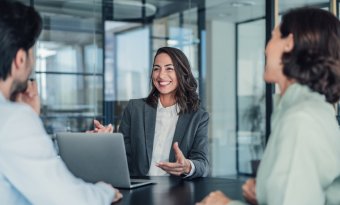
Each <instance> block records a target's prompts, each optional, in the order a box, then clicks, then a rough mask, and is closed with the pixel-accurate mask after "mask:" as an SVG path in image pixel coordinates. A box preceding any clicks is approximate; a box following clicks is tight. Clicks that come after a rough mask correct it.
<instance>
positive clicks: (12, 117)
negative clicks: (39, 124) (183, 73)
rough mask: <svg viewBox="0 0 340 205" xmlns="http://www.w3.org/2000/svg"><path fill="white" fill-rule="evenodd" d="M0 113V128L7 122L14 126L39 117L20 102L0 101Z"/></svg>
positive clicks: (6, 124) (33, 120)
mask: <svg viewBox="0 0 340 205" xmlns="http://www.w3.org/2000/svg"><path fill="white" fill-rule="evenodd" d="M0 113H1V115H0V127H1V128H0V130H1V129H2V128H3V126H8V124H10V125H11V126H14V125H15V124H16V125H18V124H20V123H30V122H32V123H33V122H35V121H37V120H38V119H39V117H38V115H37V114H36V113H35V112H34V111H33V109H32V108H31V107H29V106H28V105H25V104H22V103H12V102H8V103H1V104H0ZM13 123H14V124H13Z"/></svg>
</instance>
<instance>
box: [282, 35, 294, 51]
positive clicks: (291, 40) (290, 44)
mask: <svg viewBox="0 0 340 205" xmlns="http://www.w3.org/2000/svg"><path fill="white" fill-rule="evenodd" d="M285 39H286V43H285V47H284V51H285V52H291V51H292V50H293V48H294V36H293V34H291V33H290V34H289V35H288V36H287V37H286V38H285Z"/></svg>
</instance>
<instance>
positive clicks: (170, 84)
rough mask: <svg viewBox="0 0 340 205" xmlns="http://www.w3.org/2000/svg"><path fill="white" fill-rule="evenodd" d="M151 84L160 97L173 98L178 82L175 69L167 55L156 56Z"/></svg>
mask: <svg viewBox="0 0 340 205" xmlns="http://www.w3.org/2000/svg"><path fill="white" fill-rule="evenodd" d="M152 82H153V84H154V86H155V87H156V89H157V90H158V91H159V94H160V95H171V96H174V94H175V91H176V89H177V87H178V81H177V76H176V72H175V67H174V65H173V63H172V60H171V58H170V56H169V55H168V54H166V53H161V54H158V55H157V56H156V58H155V62H154V65H153V70H152Z"/></svg>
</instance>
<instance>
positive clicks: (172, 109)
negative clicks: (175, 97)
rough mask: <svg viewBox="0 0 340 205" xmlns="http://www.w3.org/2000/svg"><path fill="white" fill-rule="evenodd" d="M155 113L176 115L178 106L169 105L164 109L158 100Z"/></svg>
mask: <svg viewBox="0 0 340 205" xmlns="http://www.w3.org/2000/svg"><path fill="white" fill-rule="evenodd" d="M157 112H167V113H169V114H171V115H178V113H179V106H178V104H177V103H176V104H174V105H171V106H169V107H164V106H163V105H162V103H161V100H160V99H159V98H158V104H157Z"/></svg>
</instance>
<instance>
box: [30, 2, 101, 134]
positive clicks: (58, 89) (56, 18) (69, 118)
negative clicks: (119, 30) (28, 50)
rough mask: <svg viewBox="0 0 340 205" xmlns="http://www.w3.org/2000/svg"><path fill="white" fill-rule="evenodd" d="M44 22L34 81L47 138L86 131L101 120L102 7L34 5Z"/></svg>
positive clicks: (95, 5) (73, 3) (71, 3)
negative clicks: (55, 134)
mask: <svg viewBox="0 0 340 205" xmlns="http://www.w3.org/2000/svg"><path fill="white" fill-rule="evenodd" d="M34 7H35V8H36V9H37V10H38V11H39V12H40V14H41V16H42V18H43V31H42V34H41V36H40V38H39V40H38V42H37V46H36V54H37V55H36V56H37V61H36V69H35V70H36V72H35V78H36V80H37V83H38V86H39V92H40V93H41V105H42V112H41V118H42V119H43V122H44V125H45V127H46V130H47V132H48V133H50V134H52V133H55V132H60V131H82V132H83V131H85V130H89V129H90V128H91V126H92V121H93V119H94V118H102V117H103V106H102V105H103V86H104V83H103V51H102V36H103V32H102V27H103V26H102V22H101V4H98V3H95V2H79V1H42V0H40V1H39V0H37V1H34Z"/></svg>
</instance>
